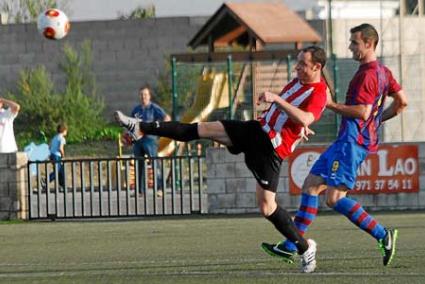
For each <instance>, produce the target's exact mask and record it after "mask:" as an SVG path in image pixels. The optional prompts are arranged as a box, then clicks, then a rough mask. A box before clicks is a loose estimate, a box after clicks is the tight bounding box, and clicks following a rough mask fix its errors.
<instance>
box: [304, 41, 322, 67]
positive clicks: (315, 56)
mask: <svg viewBox="0 0 425 284" xmlns="http://www.w3.org/2000/svg"><path fill="white" fill-rule="evenodd" d="M301 51H302V52H310V53H311V59H312V61H313V63H314V64H316V63H320V64H321V65H322V68H321V69H323V67H325V65H326V52H325V50H324V49H323V48H321V47H318V46H315V45H311V46H307V47H305V48H303V49H302V50H301Z"/></svg>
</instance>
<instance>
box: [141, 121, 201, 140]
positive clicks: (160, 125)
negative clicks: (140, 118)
mask: <svg viewBox="0 0 425 284" xmlns="http://www.w3.org/2000/svg"><path fill="white" fill-rule="evenodd" d="M140 129H141V130H142V131H143V133H145V134H150V135H157V136H162V137H168V138H171V139H174V140H177V141H183V142H188V141H191V140H195V139H199V134H198V124H197V123H192V124H189V123H181V122H177V121H166V122H158V121H155V122H140Z"/></svg>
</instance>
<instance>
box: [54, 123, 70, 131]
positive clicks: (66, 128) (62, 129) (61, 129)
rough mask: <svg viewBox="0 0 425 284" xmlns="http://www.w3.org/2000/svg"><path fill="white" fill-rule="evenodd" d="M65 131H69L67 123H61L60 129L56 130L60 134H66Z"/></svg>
mask: <svg viewBox="0 0 425 284" xmlns="http://www.w3.org/2000/svg"><path fill="white" fill-rule="evenodd" d="M65 130H68V126H67V125H66V124H65V123H60V124H58V127H57V128H56V131H57V132H58V133H62V132H64V131H65Z"/></svg>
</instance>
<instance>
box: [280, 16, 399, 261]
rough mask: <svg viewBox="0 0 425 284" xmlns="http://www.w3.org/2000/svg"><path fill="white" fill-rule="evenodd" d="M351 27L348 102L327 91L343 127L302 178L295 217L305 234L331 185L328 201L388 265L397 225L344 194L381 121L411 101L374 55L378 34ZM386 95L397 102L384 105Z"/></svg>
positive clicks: (374, 143)
mask: <svg viewBox="0 0 425 284" xmlns="http://www.w3.org/2000/svg"><path fill="white" fill-rule="evenodd" d="M350 32H351V37H350V46H349V49H350V51H351V52H352V53H353V59H354V60H356V61H358V62H359V63H360V67H359V69H358V70H357V72H356V74H355V75H354V78H353V79H352V80H351V82H350V85H349V88H348V91H347V96H346V101H345V104H339V103H335V102H334V101H333V99H332V97H331V96H330V95H329V94H328V104H327V107H328V108H329V109H331V110H333V111H335V112H336V113H338V114H341V115H342V117H343V118H342V122H341V127H340V131H339V133H338V138H337V139H336V141H335V142H334V143H333V144H332V145H331V146H330V147H329V148H328V149H327V150H326V151H325V152H324V153H323V154H322V155H321V156H320V157H319V159H318V160H317V161H316V162H315V164H314V165H313V167H312V169H311V171H310V174H309V175H308V176H307V178H306V180H305V181H304V185H303V194H302V197H301V205H300V208H299V210H298V212H297V214H296V217H295V220H294V221H295V225H296V226H297V227H298V230H299V231H300V233H301V235H303V234H304V233H305V231H306V230H307V228H308V226H309V225H310V224H311V223H312V221H313V220H314V218H315V217H316V215H317V208H318V195H319V194H320V192H322V191H323V190H326V189H327V200H326V203H327V205H328V206H329V207H331V208H333V209H334V210H335V211H337V212H339V213H341V214H343V215H345V216H346V217H347V218H348V219H349V220H350V221H351V222H353V223H354V224H355V225H356V226H358V227H359V228H361V229H363V230H364V231H366V232H367V233H369V234H370V235H371V236H373V237H374V238H375V239H376V240H377V241H378V244H379V247H380V249H381V252H382V254H383V263H384V265H385V266H386V265H388V264H389V263H390V262H391V260H392V257H393V256H394V253H395V243H396V240H397V233H398V232H397V230H395V229H387V228H385V227H384V226H382V225H381V224H380V223H378V222H377V221H376V220H375V219H374V218H373V217H372V216H371V215H369V214H368V213H367V212H366V211H365V210H364V209H363V208H362V206H361V205H360V204H359V203H358V202H357V201H355V200H353V199H350V198H348V197H347V196H346V195H347V193H348V192H349V191H350V190H352V189H353V188H354V185H355V180H356V177H357V169H358V168H359V166H360V164H361V163H362V162H363V161H364V160H365V158H366V156H367V155H368V154H369V153H373V152H376V150H377V147H378V142H379V127H380V126H381V123H382V122H383V121H385V120H388V119H390V118H392V117H394V116H396V115H397V114H399V113H400V112H401V111H402V110H403V109H404V108H405V107H406V106H407V100H406V97H405V94H404V92H403V91H402V89H401V87H400V86H399V84H398V83H397V82H396V80H395V79H394V78H393V76H392V74H391V71H390V70H389V69H388V68H387V67H385V66H384V65H382V64H381V63H380V62H379V61H378V60H377V58H376V54H375V48H376V45H377V44H378V40H379V37H378V33H377V32H376V30H375V28H374V27H373V26H371V25H369V24H362V25H360V26H357V27H354V28H352V29H351V30H350ZM388 96H390V97H392V99H393V101H392V103H391V104H390V105H389V107H388V108H386V109H384V103H385V100H386V98H387V97H388ZM276 250H281V251H292V250H293V244H292V243H291V242H290V241H288V240H287V241H285V242H282V243H280V244H278V245H276Z"/></svg>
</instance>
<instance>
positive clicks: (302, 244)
mask: <svg viewBox="0 0 425 284" xmlns="http://www.w3.org/2000/svg"><path fill="white" fill-rule="evenodd" d="M267 219H268V220H269V221H270V222H272V223H273V225H274V226H275V227H276V229H277V230H278V231H279V232H280V233H281V234H282V235H284V236H285V237H286V238H287V239H288V240H290V241H291V242H293V243H294V244H295V245H296V246H297V248H298V254H303V253H304V252H305V251H306V250H307V249H308V243H307V241H306V240H305V239H304V238H303V237H302V236H301V235H300V233H299V232H298V229H297V227H295V224H294V222H293V221H292V219H291V216H290V215H289V213H288V211H286V210H285V209H283V208H281V207H280V206H279V205H278V206H277V208H276V210H275V211H274V212H273V213H272V214H271V215H270V216H268V217H267Z"/></svg>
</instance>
